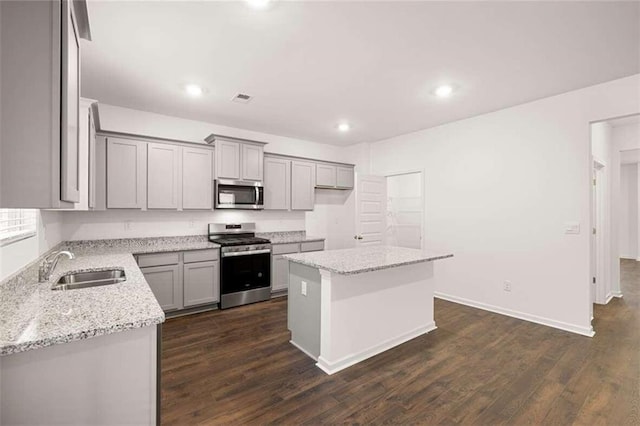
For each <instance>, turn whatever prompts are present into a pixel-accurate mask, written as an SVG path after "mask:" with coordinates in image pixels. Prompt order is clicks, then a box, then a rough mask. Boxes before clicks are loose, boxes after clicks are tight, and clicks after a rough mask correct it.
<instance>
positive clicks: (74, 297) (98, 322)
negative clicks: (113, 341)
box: [0, 236, 220, 356]
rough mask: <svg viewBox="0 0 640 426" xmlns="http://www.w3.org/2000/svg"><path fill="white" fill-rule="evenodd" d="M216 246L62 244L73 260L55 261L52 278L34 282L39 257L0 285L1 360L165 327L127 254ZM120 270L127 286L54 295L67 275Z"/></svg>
mask: <svg viewBox="0 0 640 426" xmlns="http://www.w3.org/2000/svg"><path fill="white" fill-rule="evenodd" d="M218 247H220V246H219V245H218V244H213V243H210V242H209V241H208V240H207V239H206V236H188V237H166V238H162V237H161V238H138V239H135V238H132V239H120V240H94V241H70V242H69V241H67V242H63V243H60V244H59V245H58V246H56V247H54V249H56V250H60V249H70V250H71V251H72V252H73V253H74V254H75V255H76V259H73V260H68V259H66V258H65V257H62V258H61V259H60V262H59V263H58V266H57V267H56V269H55V271H54V273H53V274H52V276H51V279H50V280H49V281H48V282H44V283H38V265H39V263H40V262H41V261H42V258H43V257H44V256H41V257H40V258H38V259H36V260H34V261H33V262H31V263H30V264H28V265H27V266H25V267H24V268H22V269H21V270H20V271H18V272H17V273H15V274H13V275H12V276H10V277H8V278H6V279H5V280H2V281H0V312H1V314H0V356H3V355H10V354H15V353H19V352H24V351H28V350H32V349H38V348H44V347H47V346H51V345H55V344H60V343H68V342H72V341H76V340H82V339H88V338H91V337H95V336H101V335H106V334H111V333H116V332H120V331H125V330H130V329H134V328H140V327H147V326H152V325H155V324H159V323H162V322H164V319H165V316H164V312H163V311H162V308H160V305H159V304H158V301H157V300H156V298H155V296H154V295H153V292H152V291H151V288H150V287H149V285H148V284H147V282H146V280H145V279H144V276H143V275H142V272H141V271H140V269H139V268H138V265H137V264H136V261H135V259H134V257H133V256H132V254H141V253H157V252H172V251H188V250H200V249H211V248H214V249H215V248H218ZM113 268H123V269H124V271H125V275H126V281H125V282H123V283H118V284H111V285H106V286H100V287H91V288H83V289H76V290H66V291H61V290H60V291H54V290H51V286H52V284H53V283H55V282H56V281H57V280H58V278H59V277H60V276H61V275H64V274H65V273H67V272H69V271H93V270H104V269H113Z"/></svg>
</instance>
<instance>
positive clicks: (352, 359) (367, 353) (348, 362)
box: [316, 322, 438, 374]
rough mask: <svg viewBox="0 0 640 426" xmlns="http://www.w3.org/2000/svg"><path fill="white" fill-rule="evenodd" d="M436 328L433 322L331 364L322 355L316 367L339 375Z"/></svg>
mask: <svg viewBox="0 0 640 426" xmlns="http://www.w3.org/2000/svg"><path fill="white" fill-rule="evenodd" d="M436 328H438V327H436V323H435V322H431V323H429V324H426V325H423V326H421V327H418V328H416V329H415V330H411V331H409V332H407V333H404V334H402V335H400V336H398V337H394V338H391V339H388V340H385V341H384V342H382V343H379V344H377V345H375V346H372V347H370V348H368V349H365V350H363V351H361V352H358V353H356V354H351V355H348V356H346V357H344V358H341V359H339V360H337V361H334V362H330V361H328V360H327V359H325V358H323V357H322V355H320V357H318V363H317V364H316V365H317V366H318V367H319V368H320V369H321V370H322V371H324V372H325V373H327V374H333V373H337V372H338V371H340V370H344V369H345V368H347V367H351V366H352V365H354V364H357V363H358V362H360V361H364V360H365V359H367V358H371V357H372V356H374V355H378V354H379V353H382V352H384V351H386V350H389V349H391V348H393V347H395V346H398V345H401V344H403V343H404V342H408V341H409V340H411V339H415V338H416V337H418V336H421V335H423V334H427V333H429V332H430V331H433V330H435V329H436Z"/></svg>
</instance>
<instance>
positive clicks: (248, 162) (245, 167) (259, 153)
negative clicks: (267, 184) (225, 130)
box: [241, 143, 264, 182]
mask: <svg viewBox="0 0 640 426" xmlns="http://www.w3.org/2000/svg"><path fill="white" fill-rule="evenodd" d="M241 159H242V162H241V165H242V167H241V169H242V180H255V181H258V182H261V181H262V179H263V170H262V168H263V164H264V148H263V146H262V145H253V144H248V143H243V144H242V156H241Z"/></svg>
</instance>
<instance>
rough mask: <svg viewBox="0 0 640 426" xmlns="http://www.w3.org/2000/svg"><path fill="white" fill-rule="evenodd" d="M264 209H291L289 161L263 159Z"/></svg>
mask: <svg viewBox="0 0 640 426" xmlns="http://www.w3.org/2000/svg"><path fill="white" fill-rule="evenodd" d="M264 208H265V210H289V209H290V208H291V160H286V159H284V158H270V157H266V158H265V159H264Z"/></svg>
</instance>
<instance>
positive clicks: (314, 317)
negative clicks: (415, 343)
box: [288, 260, 436, 374]
mask: <svg viewBox="0 0 640 426" xmlns="http://www.w3.org/2000/svg"><path fill="white" fill-rule="evenodd" d="M305 287H306V288H305ZM433 292H434V281H433V262H422V263H414V264H409V265H401V266H397V267H392V268H389V269H382V270H376V271H371V272H364V273H357V274H349V275H345V274H339V273H336V272H330V271H328V270H324V269H319V268H317V267H314V266H308V265H304V264H301V263H296V262H295V261H293V260H290V262H289V300H288V309H289V312H288V314H289V317H288V322H289V329H290V330H291V343H292V344H293V345H294V346H296V347H297V348H299V349H300V350H301V351H303V352H304V353H306V354H307V355H309V356H310V357H312V358H313V359H315V360H316V361H317V364H316V365H317V366H318V367H320V368H321V369H322V370H324V371H325V372H326V373H327V374H333V373H336V372H338V371H340V370H343V369H345V368H347V367H349V366H351V365H353V364H356V363H358V362H360V361H363V360H365V359H367V358H370V357H372V356H374V355H376V354H379V353H381V352H384V351H386V350H388V349H391V348H393V347H394V346H397V345H400V344H402V343H404V342H406V341H408V340H411V339H413V338H415V337H418V336H420V335H422V334H425V333H428V332H430V331H431V330H434V329H435V328H436V324H435V321H434V319H433ZM305 293H306V295H305Z"/></svg>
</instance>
